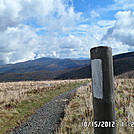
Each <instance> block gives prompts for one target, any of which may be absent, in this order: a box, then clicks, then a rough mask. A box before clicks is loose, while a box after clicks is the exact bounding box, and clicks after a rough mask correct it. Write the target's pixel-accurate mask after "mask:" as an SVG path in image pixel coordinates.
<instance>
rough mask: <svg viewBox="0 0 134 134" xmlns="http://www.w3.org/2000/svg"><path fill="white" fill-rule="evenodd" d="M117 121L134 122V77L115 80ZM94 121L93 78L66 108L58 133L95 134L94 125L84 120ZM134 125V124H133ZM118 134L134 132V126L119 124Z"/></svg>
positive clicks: (132, 133)
mask: <svg viewBox="0 0 134 134" xmlns="http://www.w3.org/2000/svg"><path fill="white" fill-rule="evenodd" d="M115 104H116V121H117V123H120V124H121V123H122V122H134V79H116V80H115ZM84 121H86V122H92V121H93V107H92V90H91V80H90V81H89V82H88V85H87V86H82V87H81V88H79V89H78V92H77V93H76V95H75V96H74V98H73V99H72V101H70V103H69V105H68V106H67V107H66V109H65V117H64V119H63V120H62V123H61V127H60V129H59V130H58V131H57V134H75V133H76V134H93V133H94V129H93V127H91V126H90V127H84V126H82V122H84ZM133 126H134V124H133ZM117 133H118V134H134V127H121V126H119V125H117Z"/></svg>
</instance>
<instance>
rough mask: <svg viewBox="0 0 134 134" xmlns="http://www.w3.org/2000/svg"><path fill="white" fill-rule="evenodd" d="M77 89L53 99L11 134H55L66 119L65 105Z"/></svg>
mask: <svg viewBox="0 0 134 134" xmlns="http://www.w3.org/2000/svg"><path fill="white" fill-rule="evenodd" d="M77 89H78V88H75V89H71V90H69V91H67V92H64V93H62V94H61V95H59V96H57V97H56V98H54V99H52V100H51V101H50V102H48V103H47V104H45V105H44V106H43V107H42V108H40V109H38V110H37V111H36V112H35V114H33V115H32V116H31V117H30V118H29V119H28V120H27V121H26V122H24V123H23V124H22V126H21V127H20V128H17V129H15V130H14V132H12V133H10V134H54V133H55V131H56V129H57V128H58V127H59V124H60V122H61V118H63V117H64V108H65V105H66V104H67V103H68V102H69V100H70V99H71V97H72V96H73V95H74V94H75V93H76V91H77Z"/></svg>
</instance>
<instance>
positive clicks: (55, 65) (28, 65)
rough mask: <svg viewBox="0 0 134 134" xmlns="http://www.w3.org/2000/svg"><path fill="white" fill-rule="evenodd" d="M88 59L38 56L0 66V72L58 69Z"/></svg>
mask: <svg viewBox="0 0 134 134" xmlns="http://www.w3.org/2000/svg"><path fill="white" fill-rule="evenodd" d="M89 63H90V60H75V59H56V58H55V59H54V58H46V57H43V58H39V59H36V60H30V61H26V62H21V63H16V64H7V65H2V66H0V73H29V72H35V71H58V70H64V69H69V68H76V67H80V66H83V65H88V64H89Z"/></svg>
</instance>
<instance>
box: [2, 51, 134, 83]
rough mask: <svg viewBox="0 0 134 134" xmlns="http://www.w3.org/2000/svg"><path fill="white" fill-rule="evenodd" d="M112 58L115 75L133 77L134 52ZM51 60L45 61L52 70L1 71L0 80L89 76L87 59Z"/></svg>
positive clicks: (89, 68)
mask: <svg viewBox="0 0 134 134" xmlns="http://www.w3.org/2000/svg"><path fill="white" fill-rule="evenodd" d="M113 59H114V74H115V76H118V75H120V76H121V77H123V76H125V77H126V76H128V78H134V52H131V53H124V54H120V55H115V56H113ZM39 60H41V61H42V64H43V65H44V63H43V61H44V59H39ZM52 60H53V59H49V58H48V59H47V61H45V62H46V63H47V65H48V66H47V67H48V68H49V67H50V68H49V70H53V71H44V70H41V71H36V68H34V70H35V71H34V72H25V73H13V72H12V71H11V72H8V73H1V74H0V82H2V81H25V80H53V79H80V78H90V77H91V66H90V65H87V64H85V63H89V60H86V61H84V62H83V60H81V61H79V60H70V59H65V60H60V59H57V61H55V60H56V59H54V62H53V63H52ZM37 61H38V60H37ZM29 62H31V63H30V64H32V67H34V65H35V64H36V63H37V62H35V61H34V62H35V64H33V61H28V65H29ZM26 63H27V62H26ZM26 63H23V64H24V66H25V67H26ZM38 63H40V61H38ZM18 64H20V63H18ZM53 64H54V65H56V66H57V68H58V67H59V68H60V69H61V70H60V69H59V68H58V69H57V68H56V67H55V68H54V65H53ZM36 65H38V64H36ZM45 65H46V64H45ZM75 65H76V66H75ZM77 65H79V66H77ZM80 65H81V66H80ZM22 66H23V65H22ZM24 66H23V69H24V71H25V68H24ZM51 66H52V68H51ZM32 67H30V66H29V68H32ZM67 67H68V68H67ZM63 68H64V69H63ZM65 68H66V69H65ZM56 69H57V70H56ZM37 70H38V69H37ZM54 70H56V71H54ZM22 72H23V71H22ZM122 74H124V75H122ZM126 74H128V75H126Z"/></svg>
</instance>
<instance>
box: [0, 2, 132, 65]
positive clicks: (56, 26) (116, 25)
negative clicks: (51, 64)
mask: <svg viewBox="0 0 134 134" xmlns="http://www.w3.org/2000/svg"><path fill="white" fill-rule="evenodd" d="M133 7H134V0H0V64H8V63H16V62H22V61H26V60H33V59H36V58H40V57H56V58H79V57H85V58H88V57H89V51H90V48H92V47H95V46H100V45H107V46H111V47H112V48H113V54H118V53H122V52H129V51H134V8H133Z"/></svg>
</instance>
